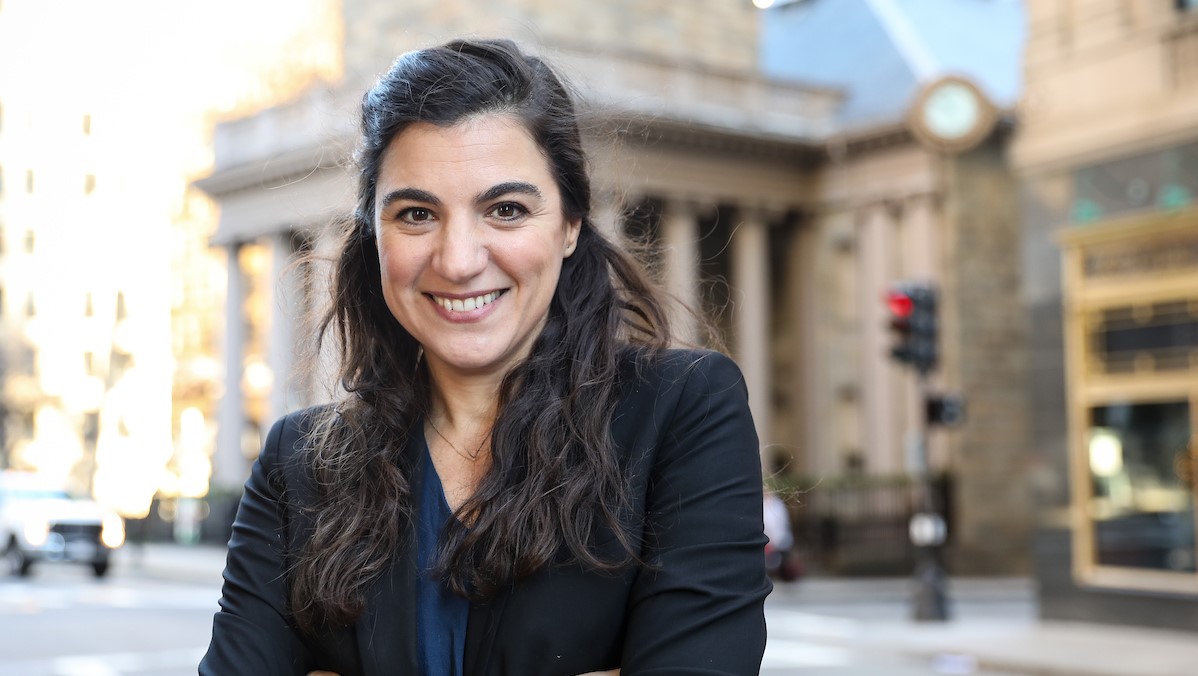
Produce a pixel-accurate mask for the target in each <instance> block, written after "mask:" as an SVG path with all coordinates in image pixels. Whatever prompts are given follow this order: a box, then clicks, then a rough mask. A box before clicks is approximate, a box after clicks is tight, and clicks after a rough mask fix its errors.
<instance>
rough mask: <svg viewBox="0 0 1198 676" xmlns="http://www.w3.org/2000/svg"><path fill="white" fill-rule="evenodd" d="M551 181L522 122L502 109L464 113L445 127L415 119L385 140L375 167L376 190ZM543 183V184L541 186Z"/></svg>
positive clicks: (547, 165) (547, 169) (539, 153)
mask: <svg viewBox="0 0 1198 676" xmlns="http://www.w3.org/2000/svg"><path fill="white" fill-rule="evenodd" d="M513 178H520V179H522V180H526V181H535V182H538V183H540V182H543V181H552V177H551V175H550V170H549V162H548V160H547V159H546V157H545V154H544V152H543V151H542V149H541V148H540V146H539V145H537V143H536V142H535V141H534V140H533V138H532V136H531V135H530V134H529V132H528V130H527V128H525V126H524V123H523V122H521V121H520V120H519V119H518V118H516V117H514V116H511V115H506V114H489V115H480V116H475V117H470V118H467V119H465V120H463V121H461V122H457V123H455V124H452V125H449V126H441V125H435V124H432V123H429V122H415V123H413V124H411V125H409V126H408V127H407V128H405V129H404V130H403V131H402V132H400V133H399V134H397V135H396V136H395V138H393V139H391V142H390V143H389V144H388V145H387V149H386V150H385V151H384V153H383V157H382V163H381V165H380V167H379V180H378V185H379V191H380V192H384V191H385V190H386V189H388V188H391V187H396V186H398V185H400V184H410V185H413V187H429V186H424V185H417V184H418V183H420V182H422V181H442V180H449V181H451V182H453V183H455V184H461V183H471V184H476V183H478V182H486V181H488V180H496V181H506V180H511V179H513ZM542 187H543V188H545V187H548V186H542Z"/></svg>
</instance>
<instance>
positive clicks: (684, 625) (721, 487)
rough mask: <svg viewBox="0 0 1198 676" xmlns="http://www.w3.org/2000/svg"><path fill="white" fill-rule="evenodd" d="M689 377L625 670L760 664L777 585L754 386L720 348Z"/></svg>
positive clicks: (663, 452)
mask: <svg viewBox="0 0 1198 676" xmlns="http://www.w3.org/2000/svg"><path fill="white" fill-rule="evenodd" d="M683 378H684V379H683V380H681V383H682V384H681V388H682V391H681V394H680V396H679V397H678V399H677V406H676V409H675V411H674V412H673V414H672V416H670V417H669V418H668V419H667V420H668V422H667V423H666V425H665V427H664V429H663V430H662V434H661V436H660V437H659V439H660V445H659V447H658V449H657V452H656V456H655V458H654V461H653V469H652V471H651V475H650V487H649V495H648V496H647V505H646V507H647V509H646V520H647V523H646V530H645V533H646V536H645V537H646V549H645V552H646V554H647V557H646V558H647V561H646V563H647V564H648V566H647V567H644V568H642V569H641V571H640V572H639V573H638V577H637V580H636V581H635V582H634V585H633V589H632V594H631V599H630V601H631V610H630V615H629V618H628V624H627V633H626V635H625V643H624V655H623V663H622V664H621V666H622V668H623V671H622V672H621V673H623V674H624V675H625V676H632V675H634V674H636V675H641V674H645V675H649V674H652V675H653V676H682V675H683V674H689V675H691V676H695V675H698V674H736V675H748V674H757V673H758V671H759V669H760V666H761V658H762V654H763V653H764V651H765V638H766V633H765V615H764V602H765V597H766V596H767V595H768V594H769V592H770V590H771V589H772V585H771V583H770V582H769V579H768V577H767V576H766V573H765V559H764V548H765V542H766V540H765V535H764V532H763V527H762V486H761V464H760V459H759V458H760V456H759V451H758V445H757V443H758V442H757V433H756V431H755V430H754V428H753V419H752V416H751V415H750V413H749V405H748V394H747V390H746V388H745V385H744V381H743V378H742V377H741V374H740V370H739V369H738V368H737V367H736V365H735V364H734V363H733V362H732V360H730V359H729V358H727V357H725V356H724V355H721V354H718V353H707V354H705V355H704V356H702V357H700V358H699V360H698V361H697V362H696V363H694V364H693V365H692V366H691V367H690V368H689V369H688V370H687V371H686V375H685V376H683Z"/></svg>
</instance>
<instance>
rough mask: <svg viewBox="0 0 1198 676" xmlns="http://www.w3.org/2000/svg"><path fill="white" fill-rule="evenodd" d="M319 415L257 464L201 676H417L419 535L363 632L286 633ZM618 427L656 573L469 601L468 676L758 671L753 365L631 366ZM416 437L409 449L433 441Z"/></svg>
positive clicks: (537, 583) (554, 569)
mask: <svg viewBox="0 0 1198 676" xmlns="http://www.w3.org/2000/svg"><path fill="white" fill-rule="evenodd" d="M308 423H309V418H308V416H307V415H305V414H303V413H293V414H291V415H289V416H287V417H285V418H283V419H282V420H280V421H279V422H277V423H275V425H274V427H273V428H272V429H271V431H270V434H269V435H268V436H267V439H266V444H265V448H264V449H263V450H262V454H261V456H260V457H259V459H258V461H257V462H256V463H255V464H254V468H253V471H252V474H251V476H250V479H249V481H248V482H247V483H246V487H245V494H244V496H243V497H242V500H241V506H240V508H239V509H238V512H237V518H236V520H235V522H234V524H233V536H232V538H231V539H230V540H229V557H228V563H227V566H226V568H225V575H224V578H225V582H224V588H223V591H222V597H221V600H220V606H221V610H220V612H218V613H217V614H216V617H215V621H214V623H213V628H212V643H211V645H210V646H209V648H208V654H207V655H206V656H205V657H204V660H203V662H202V663H201V664H200V669H199V671H200V674H202V675H209V674H210V675H212V676H230V675H236V674H247V675H252V676H269V675H271V674H280V675H283V674H287V675H293V674H305V673H307V672H308V671H309V670H312V669H326V670H330V671H334V672H337V673H338V674H341V676H354V675H355V674H372V675H380V676H381V675H383V674H387V675H391V674H401V675H408V674H411V675H413V676H415V675H416V674H417V666H416V665H417V661H416V659H417V658H416V627H415V611H414V609H415V597H416V591H415V585H414V580H415V575H416V572H415V563H414V562H415V558H416V557H415V546H414V540H415V538H413V537H408V538H405V542H406V543H407V544H406V545H405V548H403V549H402V550H401V551H400V552H398V554H397V556H396V557H395V561H394V563H393V564H392V566H391V568H390V570H389V572H388V573H387V574H385V575H383V576H382V577H381V578H380V579H379V580H378V581H377V583H376V584H375V585H374V588H373V592H372V594H371V595H370V597H369V602H368V606H367V608H366V611H365V612H364V613H363V615H362V616H361V617H360V618H359V619H358V621H357V622H356V623H355V624H354V625H353V626H350V627H342V628H336V629H330V630H328V631H327V632H325V633H323V634H322V635H320V636H318V637H316V638H309V637H304V636H301V635H300V634H299V633H298V632H297V631H295V630H294V629H293V627H292V625H291V622H290V620H289V616H288V611H287V601H286V588H287V562H288V558H287V557H288V555H287V552H288V551H291V550H294V549H295V548H296V547H297V546H298V545H300V544H302V542H303V540H304V538H305V537H307V534H308V533H310V529H311V521H310V517H309V516H308V515H307V514H305V513H304V512H303V511H302V510H301V509H300V506H301V505H303V504H305V503H306V502H308V501H310V499H311V496H312V495H313V486H312V484H311V479H310V478H309V474H308V473H307V472H305V471H304V470H303V468H301V467H299V463H297V462H294V461H293V460H294V459H296V458H298V457H300V456H299V455H298V454H297V453H296V449H297V447H298V446H299V443H300V441H301V439H302V437H303V435H304V433H305V429H306V427H307V425H308ZM611 429H612V434H613V437H614V440H615V445H616V448H617V449H618V452H619V453H620V454H621V458H622V460H623V461H624V462H626V463H628V467H629V472H628V474H629V476H630V484H629V486H628V494H629V495H630V496H631V500H632V504H633V507H634V509H635V510H637V511H638V512H639V515H640V516H641V517H642V518H643V523H644V528H643V532H642V533H640V536H641V537H642V541H643V550H642V552H641V557H642V559H643V560H644V561H645V562H646V563H647V564H648V565H647V566H632V567H629V569H628V570H626V571H624V572H618V573H603V572H597V571H594V570H587V569H585V568H583V567H582V566H580V565H577V564H574V565H569V564H560V565H551V566H546V567H545V568H544V569H543V570H541V571H539V572H537V573H535V574H533V575H532V576H530V577H528V578H525V579H523V580H521V581H519V582H517V583H516V584H514V585H512V586H511V587H510V588H509V589H508V590H507V591H505V592H503V593H501V594H499V595H498V596H497V597H495V598H494V599H492V600H491V601H489V602H487V603H485V604H473V605H472V606H471V608H470V613H469V620H468V625H467V632H466V654H465V672H466V674H469V675H474V674H486V675H499V674H506V675H511V676H536V675H539V674H543V675H545V676H574V675H575V674H581V673H585V672H588V671H597V670H606V669H614V668H617V667H620V668H621V669H622V676H634V675H638V674H646V675H649V674H652V675H655V676H667V675H675V676H683V675H686V676H695V675H699V674H737V675H748V674H756V673H758V670H759V668H760V664H761V656H762V653H763V651H764V649H765V618H764V610H763V604H764V600H765V597H766V595H767V594H769V592H770V589H771V586H770V582H769V580H768V579H767V578H766V575H765V563H764V556H763V551H764V545H765V542H766V539H765V536H764V534H763V532H762V520H761V506H762V496H761V467H760V462H759V459H758V446H757V435H756V433H755V432H754V428H753V420H752V418H751V417H750V414H749V407H748V402H747V395H746V390H745V386H744V383H743V381H742V378H741V374H740V371H739V370H738V369H737V367H736V365H735V364H733V363H732V361H731V360H730V359H728V358H727V357H725V356H723V355H721V354H718V353H711V352H695V351H680V350H672V351H669V352H667V353H666V356H665V357H664V359H662V360H659V361H655V362H651V363H649V364H648V365H645V366H643V367H642V368H640V369H635V368H634V367H633V366H632V364H631V363H629V364H627V365H626V368H625V369H624V382H623V389H622V396H621V400H620V401H619V404H618V406H617V408H616V410H615V414H614V416H613V420H612V428H611ZM411 446H412V448H410V449H408V452H410V453H416V452H418V449H419V448H421V447H420V445H419V443H414V444H411ZM419 477H420V472H416V473H415V477H414V478H419ZM415 491H416V492H415V493H414V494H417V495H418V494H419V486H416V487H415ZM309 504H310V503H309ZM608 539H609V540H610V537H609V538H608ZM609 544H610V543H609ZM613 546H614V545H613Z"/></svg>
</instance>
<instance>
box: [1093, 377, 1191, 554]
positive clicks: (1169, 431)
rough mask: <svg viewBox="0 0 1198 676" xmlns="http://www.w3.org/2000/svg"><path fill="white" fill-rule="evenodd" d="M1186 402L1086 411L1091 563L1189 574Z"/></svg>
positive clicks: (1114, 406)
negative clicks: (1089, 485) (1090, 495)
mask: <svg viewBox="0 0 1198 676" xmlns="http://www.w3.org/2000/svg"><path fill="white" fill-rule="evenodd" d="M1190 435H1191V430H1190V407H1189V403H1188V402H1186V401H1171V402H1153V403H1117V404H1109V405H1106V406H1098V407H1095V408H1091V409H1090V429H1089V435H1088V447H1087V450H1088V457H1089V464H1090V476H1091V481H1092V482H1093V494H1092V498H1091V501H1092V502H1091V509H1090V515H1091V518H1092V519H1093V528H1094V549H1095V551H1094V560H1095V563H1097V564H1098V565H1100V566H1118V567H1125V568H1148V569H1155V570H1164V571H1177V572H1194V571H1195V546H1194V491H1193V489H1192V487H1191V486H1190V484H1189V481H1190V478H1191V477H1192V475H1193V473H1192V472H1191V471H1190V468H1191V455H1190V454H1191V452H1192V449H1191V448H1190Z"/></svg>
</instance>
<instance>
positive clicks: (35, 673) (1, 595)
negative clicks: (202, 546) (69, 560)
mask: <svg viewBox="0 0 1198 676" xmlns="http://www.w3.org/2000/svg"><path fill="white" fill-rule="evenodd" d="M218 597H219V589H218V588H217V587H214V586H212V585H196V584H188V583H181V582H172V581H166V580H155V579H144V578H142V577H139V576H137V575H135V574H132V572H131V571H130V570H128V569H117V570H114V571H113V572H112V573H111V577H110V578H109V579H106V580H95V579H94V578H93V577H92V575H91V571H90V570H88V569H86V568H85V567H83V566H78V567H76V566H48V565H47V566H41V567H39V568H37V569H35V572H34V574H33V575H32V576H31V577H29V578H25V579H21V578H11V577H8V578H0V674H11V675H12V676H50V675H58V676H85V675H86V676H117V675H119V674H138V675H139V676H176V675H180V674H195V667H196V664H197V663H198V662H199V659H200V657H201V656H202V655H203V652H204V649H205V647H206V646H207V643H208V635H209V633H210V632H211V627H212V613H213V611H214V610H215V609H216V601H217V598H218Z"/></svg>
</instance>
